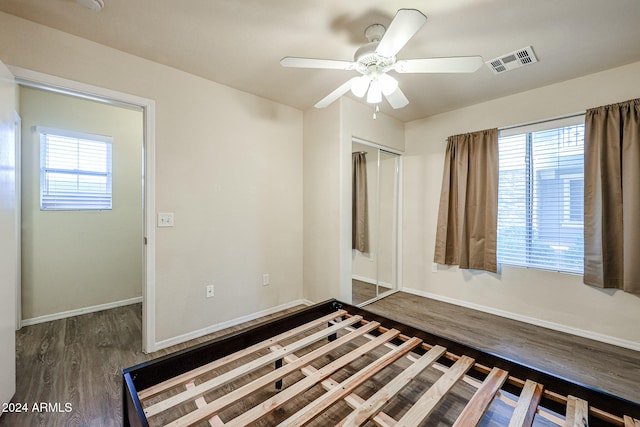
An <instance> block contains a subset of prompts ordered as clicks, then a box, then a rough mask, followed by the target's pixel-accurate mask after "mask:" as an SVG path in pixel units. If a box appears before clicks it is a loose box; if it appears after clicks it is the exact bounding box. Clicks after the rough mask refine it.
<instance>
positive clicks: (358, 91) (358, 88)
mask: <svg viewBox="0 0 640 427" xmlns="http://www.w3.org/2000/svg"><path fill="white" fill-rule="evenodd" d="M369 83H371V79H370V78H369V77H368V76H360V77H358V78H356V79H355V80H354V81H353V84H352V85H351V93H353V94H354V95H355V96H357V97H358V98H362V97H363V96H364V95H365V93H367V89H369Z"/></svg>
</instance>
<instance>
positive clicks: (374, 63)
mask: <svg viewBox="0 0 640 427" xmlns="http://www.w3.org/2000/svg"><path fill="white" fill-rule="evenodd" d="M383 28H384V27H383ZM377 47H378V42H377V41H376V42H370V43H367V44H365V45H364V46H362V47H360V48H359V49H358V50H357V51H356V53H355V55H354V61H355V62H356V63H357V65H356V70H357V71H358V72H359V73H362V74H369V73H370V72H372V71H378V72H385V71H387V70H388V68H389V67H391V66H392V65H393V64H395V62H396V57H395V56H392V57H391V58H385V57H384V56H380V55H379V54H377V53H376V48H377Z"/></svg>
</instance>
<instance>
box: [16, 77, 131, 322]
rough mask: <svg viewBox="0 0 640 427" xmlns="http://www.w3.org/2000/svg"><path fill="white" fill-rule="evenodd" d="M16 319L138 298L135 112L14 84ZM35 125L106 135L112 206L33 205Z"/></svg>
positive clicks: (36, 185) (36, 189)
mask: <svg viewBox="0 0 640 427" xmlns="http://www.w3.org/2000/svg"><path fill="white" fill-rule="evenodd" d="M20 104H21V109H20V116H21V117H22V315H23V319H32V318H37V317H41V316H48V315H54V314H57V313H61V312H65V311H71V310H78V309H82V308H87V307H92V306H97V305H103V304H108V303H117V302H120V301H125V300H130V299H133V298H138V297H141V296H142V284H143V283H142V272H143V262H142V254H143V253H142V237H143V231H142V223H143V215H142V166H143V164H142V142H143V135H142V131H143V126H142V125H143V122H142V120H143V117H142V111H139V110H133V109H128V108H123V107H116V106H113V105H109V104H105V103H100V102H96V101H90V100H87V99H82V98H78V97H73V96H69V95H62V94H58V93H54V92H50V91H44V90H39V89H33V88H29V87H24V86H23V87H21V88H20ZM36 126H46V127H52V128H56V129H63V130H70V131H75V132H83V133H89V134H95V135H107V136H111V137H113V145H112V150H113V151H112V156H113V171H112V173H113V178H112V179H113V184H112V185H113V209H112V210H110V211H41V210H40V135H39V134H38V133H37V132H36V130H35V127H36Z"/></svg>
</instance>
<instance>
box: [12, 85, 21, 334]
mask: <svg viewBox="0 0 640 427" xmlns="http://www.w3.org/2000/svg"><path fill="white" fill-rule="evenodd" d="M14 77H15V75H14ZM13 125H14V128H15V150H16V225H15V227H16V266H17V267H16V331H17V330H19V329H20V328H22V268H21V265H22V239H21V238H20V235H21V234H22V230H21V228H22V220H21V217H22V180H21V178H20V177H21V176H22V153H21V150H20V147H21V141H22V135H21V134H22V119H21V118H20V115H19V114H18V112H17V111H14V119H13Z"/></svg>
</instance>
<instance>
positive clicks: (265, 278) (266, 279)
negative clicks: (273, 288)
mask: <svg viewBox="0 0 640 427" xmlns="http://www.w3.org/2000/svg"><path fill="white" fill-rule="evenodd" d="M268 284H269V275H268V274H263V275H262V286H267V285H268Z"/></svg>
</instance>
